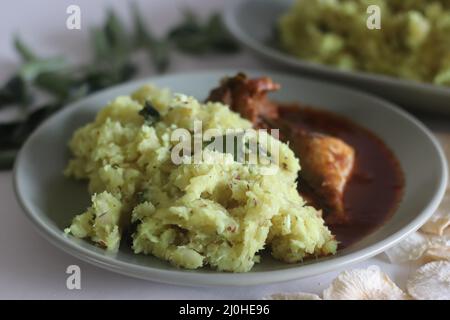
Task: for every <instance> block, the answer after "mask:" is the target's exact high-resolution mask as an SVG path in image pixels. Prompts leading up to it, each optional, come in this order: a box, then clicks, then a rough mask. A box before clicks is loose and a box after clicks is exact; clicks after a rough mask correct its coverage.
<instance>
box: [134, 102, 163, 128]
mask: <svg viewBox="0 0 450 320" xmlns="http://www.w3.org/2000/svg"><path fill="white" fill-rule="evenodd" d="M139 115H141V116H142V117H143V118H144V120H145V123H146V124H147V125H149V126H151V125H153V124H154V123H155V122H158V121H159V119H160V117H161V116H160V114H159V112H158V110H156V109H155V107H153V105H152V104H151V103H150V102H149V101H145V105H144V108H142V109H141V111H139Z"/></svg>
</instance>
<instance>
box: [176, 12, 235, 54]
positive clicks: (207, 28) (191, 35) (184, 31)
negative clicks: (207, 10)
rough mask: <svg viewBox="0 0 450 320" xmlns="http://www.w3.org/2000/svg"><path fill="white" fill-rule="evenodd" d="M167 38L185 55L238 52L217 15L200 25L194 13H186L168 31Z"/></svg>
mask: <svg viewBox="0 0 450 320" xmlns="http://www.w3.org/2000/svg"><path fill="white" fill-rule="evenodd" d="M168 38H169V39H170V40H171V41H173V43H174V44H175V46H176V47H177V48H178V49H179V50H180V51H182V52H184V53H187V54H193V55H198V54H204V53H210V52H220V53H234V52H237V51H238V50H239V46H238V45H237V43H236V42H235V41H234V39H233V38H231V36H230V35H229V33H228V32H227V30H226V29H225V26H224V24H223V22H222V20H221V18H220V15H219V14H213V15H212V16H211V17H210V18H209V19H208V20H207V21H206V22H205V23H200V22H199V20H198V18H197V16H196V15H195V14H194V13H192V12H190V11H186V12H185V17H184V20H183V21H182V22H181V23H180V24H179V25H177V26H175V27H174V28H172V29H171V30H170V31H169V33H168Z"/></svg>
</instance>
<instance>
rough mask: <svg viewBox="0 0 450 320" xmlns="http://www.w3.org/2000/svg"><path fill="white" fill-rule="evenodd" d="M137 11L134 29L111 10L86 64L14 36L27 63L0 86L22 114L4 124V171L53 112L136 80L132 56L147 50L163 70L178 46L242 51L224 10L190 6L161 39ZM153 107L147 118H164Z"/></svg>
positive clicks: (0, 150) (1, 103)
mask: <svg viewBox="0 0 450 320" xmlns="http://www.w3.org/2000/svg"><path fill="white" fill-rule="evenodd" d="M131 11H132V17H133V21H134V27H133V30H131V31H129V30H127V29H126V28H125V26H124V24H123V23H122V21H121V20H120V18H119V17H118V16H117V15H116V13H115V12H114V11H113V10H111V9H110V10H108V12H107V18H106V20H105V22H104V23H103V25H101V26H100V27H97V28H94V29H92V31H91V49H92V61H91V62H90V63H88V64H86V65H82V66H73V65H70V64H69V63H67V61H66V59H64V57H60V56H55V57H49V58H44V57H41V56H39V55H38V54H36V53H35V52H34V51H33V50H32V49H31V48H29V47H28V46H27V45H26V44H25V43H24V42H23V41H22V39H21V38H19V37H18V36H16V37H14V47H15V49H16V51H17V53H18V55H19V56H20V58H21V60H22V64H21V66H20V67H19V68H18V70H17V71H16V72H15V74H13V75H12V76H11V77H10V78H9V79H8V80H7V81H6V82H5V83H4V84H3V86H0V110H2V109H6V108H19V109H18V110H20V112H21V115H22V116H21V117H19V118H18V119H17V120H14V121H11V122H0V169H9V168H11V166H12V163H13V162H14V158H15V156H16V154H17V151H18V149H19V148H20V147H21V145H22V144H23V142H24V141H25V140H26V139H27V137H28V136H29V135H30V133H31V132H33V130H34V129H36V127H37V126H38V125H39V124H40V123H41V122H42V121H43V120H45V119H46V118H47V117H48V116H50V115H51V114H53V113H54V112H56V111H58V110H59V109H61V108H62V107H64V106H65V105H67V104H68V103H70V102H73V101H75V100H77V99H80V98H82V97H84V96H86V95H88V94H90V93H92V92H95V91H97V90H101V89H104V88H107V87H110V86H113V85H115V84H119V83H122V82H124V81H127V80H129V79H131V78H132V77H133V76H134V75H135V74H136V71H137V66H136V65H135V63H134V62H133V59H132V55H133V54H134V53H135V52H136V51H138V50H143V51H145V52H146V53H147V54H148V56H149V61H150V62H151V63H152V65H153V66H154V69H155V70H156V71H157V72H159V73H160V72H164V71H166V70H167V68H168V67H169V66H170V57H171V51H173V50H172V49H175V50H178V51H179V52H182V53H185V54H190V55H199V54H214V53H224V54H229V53H234V52H237V51H238V49H239V47H238V46H237V44H236V43H235V42H234V40H233V39H232V38H231V37H230V35H229V34H228V33H227V32H226V30H225V28H224V26H223V23H222V21H221V19H220V16H219V15H218V14H213V15H211V16H210V17H209V18H207V19H205V20H203V21H202V20H201V19H199V18H198V17H197V16H196V15H195V14H194V13H193V12H192V11H189V10H186V11H185V12H184V17H183V19H182V21H180V23H178V24H176V25H175V26H173V27H172V28H170V30H169V31H168V32H167V34H166V35H165V36H163V37H157V36H155V35H154V34H153V32H152V30H151V29H150V28H149V27H148V23H147V21H145V19H144V18H143V16H142V15H141V14H140V12H141V10H140V9H139V8H138V7H137V6H136V5H133V6H132V8H131ZM39 91H42V92H45V93H47V95H48V96H50V100H49V101H48V102H46V103H45V104H43V105H35V104H33V102H34V101H35V100H36V99H34V93H35V92H39ZM149 106H150V105H149ZM149 106H146V107H145V108H144V109H143V111H142V115H143V116H144V117H145V118H146V120H147V122H154V121H156V120H157V118H158V117H157V115H156V113H154V112H153V109H151V108H150V107H149Z"/></svg>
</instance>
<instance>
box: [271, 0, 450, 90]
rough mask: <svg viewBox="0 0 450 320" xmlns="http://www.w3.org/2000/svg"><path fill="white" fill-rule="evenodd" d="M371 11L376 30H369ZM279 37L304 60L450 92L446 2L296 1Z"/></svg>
mask: <svg viewBox="0 0 450 320" xmlns="http://www.w3.org/2000/svg"><path fill="white" fill-rule="evenodd" d="M373 5H376V6H378V8H379V9H380V11H379V13H380V29H369V28H368V27H367V20H368V19H369V18H370V14H368V13H367V11H368V8H369V7H370V6H373ZM369 9H370V8H369ZM369 12H372V11H370V10H369ZM279 31H280V32H279V38H280V42H281V46H282V47H283V48H284V49H285V50H286V51H288V52H289V53H291V54H293V55H295V56H297V57H299V58H302V59H306V60H309V61H312V62H317V63H322V64H327V65H333V66H336V67H338V68H340V69H342V70H362V71H368V72H374V73H382V74H386V75H391V76H395V77H401V78H406V79H411V80H416V81H423V82H431V83H434V84H438V85H445V86H450V1H448V0H433V1H431V0H310V1H309V0H308V1H305V0H296V2H295V4H294V5H293V7H292V8H291V9H290V10H289V11H288V12H287V13H286V14H285V15H284V16H283V17H282V18H281V20H280V22H279Z"/></svg>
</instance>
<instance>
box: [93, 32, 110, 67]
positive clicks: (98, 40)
mask: <svg viewBox="0 0 450 320" xmlns="http://www.w3.org/2000/svg"><path fill="white" fill-rule="evenodd" d="M91 43H92V48H93V49H94V50H93V51H94V58H95V60H96V61H100V62H101V61H105V60H106V59H109V56H110V54H111V48H110V46H109V42H108V38H107V37H106V33H105V31H104V30H103V28H94V29H92V30H91Z"/></svg>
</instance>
